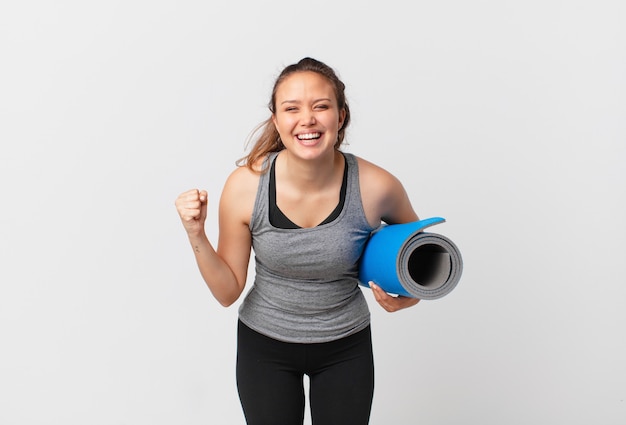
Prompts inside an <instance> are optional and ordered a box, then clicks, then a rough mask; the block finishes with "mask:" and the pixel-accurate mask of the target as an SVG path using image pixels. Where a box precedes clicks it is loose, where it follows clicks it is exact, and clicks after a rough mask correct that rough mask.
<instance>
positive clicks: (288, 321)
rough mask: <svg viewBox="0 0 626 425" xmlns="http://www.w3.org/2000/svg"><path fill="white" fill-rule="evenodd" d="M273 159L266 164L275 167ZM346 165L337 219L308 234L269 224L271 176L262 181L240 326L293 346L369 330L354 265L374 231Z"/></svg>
mask: <svg viewBox="0 0 626 425" xmlns="http://www.w3.org/2000/svg"><path fill="white" fill-rule="evenodd" d="M276 155H277V154H276V153H272V154H270V155H269V156H268V158H267V161H273V160H274V158H275V157H276ZM344 155H345V157H346V160H347V165H348V182H347V191H346V199H345V203H344V206H343V209H342V211H341V213H340V214H339V216H338V217H337V218H336V219H335V220H333V221H331V222H329V223H326V224H321V225H319V226H317V227H312V228H298V229H280V228H277V227H274V226H272V225H271V224H270V221H269V192H268V191H269V173H264V174H262V175H261V178H260V181H259V188H258V191H257V196H256V201H255V205H254V210H253V212H252V218H251V220H250V231H251V233H252V247H253V249H254V255H255V264H256V276H255V279H254V285H253V286H252V288H251V289H250V291H249V292H248V294H247V295H246V297H245V299H244V301H243V303H242V304H241V306H240V307H239V318H240V320H241V321H242V322H243V323H245V324H246V325H247V326H249V327H250V328H252V329H254V330H256V331H257V332H259V333H262V334H264V335H266V336H269V337H271V338H274V339H277V340H280V341H286V342H298V343H318V342H328V341H333V340H336V339H339V338H343V337H345V336H348V335H351V334H353V333H355V332H358V331H360V330H362V329H364V328H365V327H367V325H368V324H369V321H370V313H369V309H368V306H367V301H366V300H365V297H364V296H363V293H362V291H361V289H360V287H359V284H358V279H357V278H358V262H359V259H360V257H361V253H362V252H363V248H364V246H365V243H366V241H367V239H368V237H369V235H370V233H371V232H372V231H373V230H374V228H373V227H372V226H370V224H369V223H368V221H367V218H366V217H365V212H364V210H363V204H362V202H361V191H360V188H359V172H358V164H357V160H356V158H355V157H354V156H353V155H351V154H347V153H345V154H344Z"/></svg>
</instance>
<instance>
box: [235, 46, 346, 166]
mask: <svg viewBox="0 0 626 425" xmlns="http://www.w3.org/2000/svg"><path fill="white" fill-rule="evenodd" d="M305 71H311V72H315V73H317V74H319V75H321V76H322V77H324V78H326V79H327V80H328V82H329V83H330V84H331V85H332V86H333V90H334V92H335V97H336V98H337V106H338V107H339V110H342V109H343V110H344V111H346V117H345V119H344V121H343V126H342V127H341V128H340V129H339V132H338V133H337V142H336V143H335V149H339V147H340V146H341V144H342V143H343V139H344V137H345V135H346V128H347V127H348V124H349V123H350V108H349V107H348V102H347V101H346V95H345V89H346V86H345V84H344V83H343V82H342V81H341V80H340V79H339V77H338V76H337V74H336V73H335V71H334V70H333V69H332V68H331V67H329V66H328V65H326V64H325V63H323V62H320V61H318V60H316V59H313V58H304V59H301V60H300V61H299V62H298V63H295V64H292V65H289V66H287V67H285V69H283V71H282V72H281V73H280V75H279V76H278V78H276V81H275V82H274V88H273V89H272V98H271V99H270V102H269V104H268V107H269V110H270V112H271V113H272V114H274V113H276V91H277V90H278V86H280V84H281V83H282V82H283V81H284V80H285V78H287V77H289V76H290V75H292V74H295V73H296V72H305ZM254 140H255V141H254ZM252 141H254V144H253V145H252V149H250V152H249V153H248V155H246V156H244V157H243V158H241V159H240V160H238V161H237V165H245V166H246V167H248V168H249V169H250V170H252V171H254V172H259V170H258V169H256V168H255V164H256V163H257V161H258V160H259V159H261V158H263V157H264V156H265V155H267V154H268V153H270V152H279V151H281V150H283V149H284V148H285V146H284V145H283V142H282V141H281V140H280V135H279V134H278V131H277V130H276V127H275V126H274V123H273V122H272V117H269V118H268V119H267V120H265V121H263V122H262V123H261V124H259V125H258V126H256V127H255V128H254V130H253V131H252V133H251V134H250V137H249V139H248V144H249V143H250V142H252ZM265 171H266V169H261V170H260V172H261V173H263V172H265Z"/></svg>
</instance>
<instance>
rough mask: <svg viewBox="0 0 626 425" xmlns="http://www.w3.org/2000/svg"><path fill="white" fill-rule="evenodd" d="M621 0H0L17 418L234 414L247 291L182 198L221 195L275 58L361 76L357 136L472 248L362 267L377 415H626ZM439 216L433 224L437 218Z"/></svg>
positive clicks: (10, 419) (179, 419) (422, 211)
mask: <svg viewBox="0 0 626 425" xmlns="http://www.w3.org/2000/svg"><path fill="white" fill-rule="evenodd" d="M624 22H626V6H625V3H624V2H623V1H619V0H615V1H609V0H594V1H567V2H565V1H556V0H541V1H535V0H530V1H524V2H522V1H502V0H484V1H460V0H456V1H454V0H451V1H438V2H433V1H428V2H426V1H416V2H400V1H396V0H389V1H385V2H373V1H371V2H370V1H362V0H349V1H337V0H333V1H326V0H320V1H316V2H294V1H268V2H263V1H252V0H250V1H229V2H221V3H218V2H217V1H181V0H177V1H172V0H156V1H147V0H145V1H142V0H124V1H122V0H109V1H106V2H105V1H90V2H85V1H78V0H75V1H71V0H57V1H54V2H52V1H50V2H47V1H43V0H40V1H36V0H35V1H28V0H25V1H19V2H17V1H15V2H3V4H2V6H0V61H1V65H0V138H1V152H0V178H1V180H0V185H1V186H0V190H1V191H0V193H1V196H2V208H1V209H0V218H1V224H0V261H1V267H0V285H1V286H0V344H1V346H0V423H1V424H3V425H16V424H29V425H30V424H45V425H50V424H63V425H73V424H77V425H78V424H80V425H84V424H90V425H100V424H102V425H113V424H120V425H122V424H132V425H142V424H146V425H161V424H168V425H170V424H207V423H209V424H242V423H243V422H244V421H243V415H242V413H241V409H240V406H239V400H238V398H237V393H236V387H235V377H234V362H235V325H236V318H237V312H236V308H237V306H234V307H231V308H229V309H224V308H222V307H220V306H219V305H218V303H217V302H216V301H215V300H214V299H213V298H212V297H211V295H210V293H209V291H208V290H207V289H206V287H205V286H204V283H203V282H202V281H201V278H200V276H199V273H198V271H197V269H196V266H195V263H194V261H193V255H192V251H191V249H190V247H189V245H188V242H187V240H186V237H185V234H184V231H183V228H182V226H181V224H180V222H179V219H178V216H177V214H176V211H175V208H174V199H175V197H176V196H177V194H178V193H179V192H181V191H183V190H186V189H189V188H192V187H201V188H206V189H207V190H208V191H209V193H210V202H211V205H210V217H209V219H208V221H207V232H208V234H209V236H210V238H211V239H212V240H214V241H216V240H217V239H216V235H217V229H216V228H217V217H216V204H217V201H218V199H219V196H220V192H221V188H222V185H223V183H224V180H225V178H226V177H227V175H228V174H229V173H230V172H231V171H232V169H233V168H234V161H235V160H236V159H237V158H239V157H241V156H243V155H244V153H245V151H244V143H245V140H246V137H247V136H248V134H249V132H250V131H251V130H252V128H253V127H254V126H255V125H256V124H257V123H259V122H260V121H262V120H263V119H265V118H266V117H267V114H268V111H267V108H266V105H267V101H268V100H269V95H270V90H271V86H272V84H273V81H274V78H275V77H276V76H277V75H278V73H279V71H280V70H281V69H282V68H283V67H284V66H285V65H288V64H290V63H293V62H296V61H297V60H299V59H300V58H302V57H304V56H312V57H315V58H317V59H320V60H322V61H324V62H326V63H328V64H329V65H331V66H332V67H334V68H335V69H336V70H337V71H338V73H339V74H340V76H341V77H342V79H343V80H344V81H345V82H346V84H347V86H348V89H347V94H348V98H349V102H350V105H351V108H352V112H353V117H354V121H353V123H352V126H351V127H350V129H349V132H348V141H349V142H350V145H349V146H348V147H347V150H348V151H350V152H353V153H355V154H357V155H359V156H362V157H364V158H366V159H369V160H371V161H374V162H376V163H378V164H379V165H381V166H383V167H385V168H386V169H388V170H389V171H391V172H392V173H393V174H395V175H396V176H398V177H399V178H400V179H401V180H402V182H403V183H404V185H405V187H406V189H407V191H408V192H409V195H410V197H411V199H412V202H413V204H414V206H415V208H416V210H417V212H418V214H419V215H420V217H422V218H427V217H431V216H442V217H445V218H446V219H447V223H445V224H441V225H439V226H438V227H437V228H436V231H437V232H439V233H442V234H444V235H446V236H448V237H449V238H451V239H452V240H453V241H455V243H456V244H457V245H458V246H459V248H460V250H461V252H462V254H463V258H464V262H465V269H464V274H463V277H462V280H461V282H460V283H459V286H457V288H456V289H455V290H454V291H453V292H452V293H451V294H449V295H448V296H446V297H444V298H442V299H440V300H437V301H424V302H422V303H420V304H419V305H418V306H417V307H415V308H412V309H409V310H405V311H402V312H399V313H396V314H388V313H385V312H383V311H382V309H380V308H379V307H378V305H376V304H375V302H374V301H373V298H372V297H371V294H369V292H368V291H369V290H365V291H366V293H367V297H368V301H371V302H370V306H371V309H372V315H373V332H374V349H375V356H376V379H377V386H376V394H375V401H374V406H373V411H372V421H371V423H372V424H379V425H387V424H394V425H403V424H407V425H410V424H418V423H419V424H481V425H491V424H493V425H501V424H509V425H510V424H555V423H563V424H565V423H567V424H581V425H583V424H584V425H588V424H590V423H595V424H603V425H611V424H616V425H617V424H620V425H621V424H624V423H626V402H625V399H626V366H625V362H626V360H625V359H626V329H625V327H626V326H625V325H626V309H625V308H624V303H625V301H624V300H625V299H626V278H625V273H624V257H625V255H626V248H625V242H626V226H625V224H624V216H625V215H626V207H625V206H624V204H625V201H626V199H625V198H626V195H625V194H626V190H625V186H626V184H625V183H626V171H625V170H626V165H625V164H626V119H625V118H626V25H624ZM433 231H435V228H433Z"/></svg>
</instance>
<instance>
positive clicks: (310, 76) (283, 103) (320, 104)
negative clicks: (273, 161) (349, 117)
mask: <svg viewBox="0 0 626 425" xmlns="http://www.w3.org/2000/svg"><path fill="white" fill-rule="evenodd" d="M275 107H276V112H275V113H274V114H273V115H272V120H273V122H274V125H275V126H276V129H277V130H278V133H279V134H280V138H281V140H282V142H283V145H285V148H286V149H287V150H289V151H290V152H292V153H295V154H297V155H298V156H301V157H302V158H306V159H314V158H317V157H319V156H320V155H321V154H323V153H328V152H329V151H332V150H334V146H335V143H336V142H337V134H338V132H339V129H340V128H341V126H342V125H343V121H344V119H345V116H346V112H345V110H343V109H341V110H340V109H339V107H338V105H337V99H336V97H335V92H334V90H333V86H332V85H331V84H330V83H329V82H328V80H326V78H324V77H322V76H321V75H319V74H317V73H315V72H309V71H306V72H296V73H294V74H292V75H290V76H289V77H287V78H285V79H284V80H283V81H282V82H281V83H280V85H279V86H278V88H277V90H276V105H275Z"/></svg>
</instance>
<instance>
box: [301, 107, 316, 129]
mask: <svg viewBox="0 0 626 425" xmlns="http://www.w3.org/2000/svg"><path fill="white" fill-rule="evenodd" d="M301 123H302V125H306V126H310V125H313V124H315V123H316V119H315V112H314V111H313V110H312V109H304V110H303V112H302V119H301Z"/></svg>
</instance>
